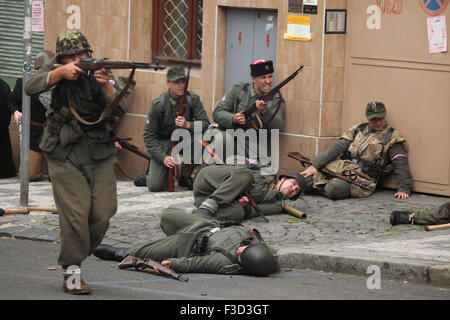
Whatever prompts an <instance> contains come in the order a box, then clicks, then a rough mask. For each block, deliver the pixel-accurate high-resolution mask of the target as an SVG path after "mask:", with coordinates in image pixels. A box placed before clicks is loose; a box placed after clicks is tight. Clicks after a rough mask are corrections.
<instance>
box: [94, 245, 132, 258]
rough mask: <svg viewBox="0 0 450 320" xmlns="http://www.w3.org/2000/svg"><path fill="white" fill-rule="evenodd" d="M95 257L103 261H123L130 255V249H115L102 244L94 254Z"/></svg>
mask: <svg viewBox="0 0 450 320" xmlns="http://www.w3.org/2000/svg"><path fill="white" fill-rule="evenodd" d="M93 254H94V256H96V257H97V258H100V259H102V260H112V261H119V262H120V261H122V260H123V259H125V258H126V256H127V255H128V248H115V247H112V246H108V245H106V244H100V245H98V246H97V248H95V250H94V252H93Z"/></svg>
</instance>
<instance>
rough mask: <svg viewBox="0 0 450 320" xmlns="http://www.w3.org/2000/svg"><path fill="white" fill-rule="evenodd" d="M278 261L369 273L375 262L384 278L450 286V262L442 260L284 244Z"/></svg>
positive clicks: (285, 265) (301, 266)
mask: <svg viewBox="0 0 450 320" xmlns="http://www.w3.org/2000/svg"><path fill="white" fill-rule="evenodd" d="M278 261H279V265H280V267H282V268H297V269H312V270H317V271H325V272H334V273H343V274H353V275H359V276H366V277H369V276H370V275H372V274H373V271H369V272H368V267H369V266H372V265H375V266H378V267H379V268H380V275H381V279H382V280H396V281H408V282H415V283H420V284H431V285H434V286H439V287H450V265H449V264H445V263H439V262H431V261H425V260H418V259H406V258H393V257H388V256H380V255H378V256H377V255H370V256H369V255H367V254H358V255H356V254H354V253H352V254H348V253H336V252H330V251H329V250H328V251H325V250H312V249H297V248H280V249H279V250H278Z"/></svg>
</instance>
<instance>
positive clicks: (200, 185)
mask: <svg viewBox="0 0 450 320" xmlns="http://www.w3.org/2000/svg"><path fill="white" fill-rule="evenodd" d="M254 182H255V180H254V177H253V173H252V171H251V170H250V169H248V168H246V167H245V166H231V165H211V166H207V167H204V168H203V169H201V170H200V171H199V172H198V173H197V176H196V177H195V180H194V190H193V191H194V205H195V206H196V207H199V206H200V205H201V204H202V203H203V202H204V201H205V200H206V199H208V198H209V199H213V200H214V201H216V202H217V204H218V205H219V210H218V211H217V212H216V214H215V215H214V218H216V219H218V220H233V221H241V220H243V219H244V217H245V209H244V208H243V207H242V206H241V204H239V202H238V199H239V198H240V197H241V196H242V195H243V193H244V192H245V191H248V190H249V189H250V187H251V185H252V183H254Z"/></svg>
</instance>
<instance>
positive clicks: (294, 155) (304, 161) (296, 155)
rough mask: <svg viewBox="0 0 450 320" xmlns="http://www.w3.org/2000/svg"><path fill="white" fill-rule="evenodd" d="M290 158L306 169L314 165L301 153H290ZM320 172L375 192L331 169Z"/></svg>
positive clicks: (322, 169)
mask: <svg viewBox="0 0 450 320" xmlns="http://www.w3.org/2000/svg"><path fill="white" fill-rule="evenodd" d="M288 157H290V158H292V159H295V160H298V161H300V162H301V164H302V165H303V167H305V168H306V166H307V165H312V164H311V161H310V160H309V158H307V157H305V156H304V155H302V154H301V153H300V152H288ZM318 170H319V171H320V172H322V173H323V174H324V175H326V176H328V177H331V178H338V179H341V180H344V181H347V182H348V183H351V184H354V185H355V186H358V187H360V188H363V189H366V190H370V191H373V190H374V189H373V188H370V187H368V186H366V185H364V184H362V183H359V182H356V181H353V180H352V179H350V178H349V177H346V176H344V175H342V174H339V173H337V172H334V171H331V170H329V169H326V168H320V169H318Z"/></svg>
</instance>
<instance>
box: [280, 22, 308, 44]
mask: <svg viewBox="0 0 450 320" xmlns="http://www.w3.org/2000/svg"><path fill="white" fill-rule="evenodd" d="M284 39H287V40H298V41H311V17H310V16H288V25H287V33H285V34H284Z"/></svg>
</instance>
